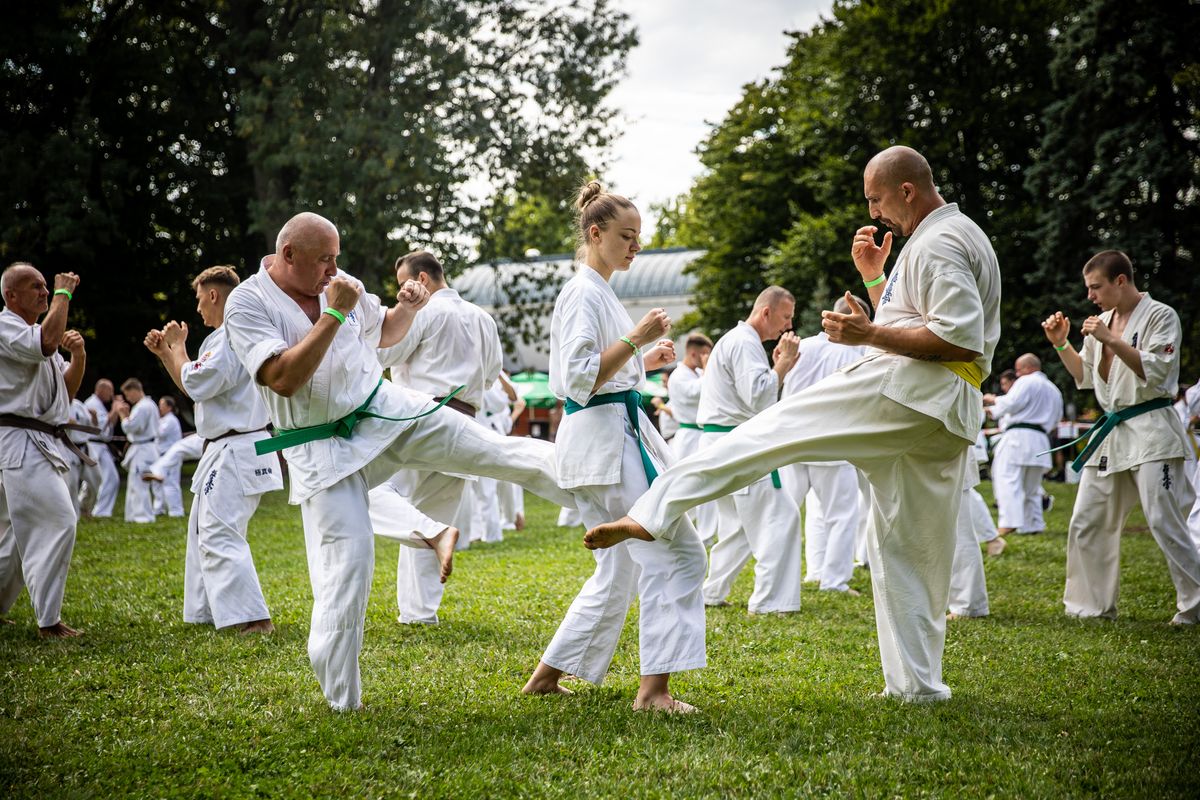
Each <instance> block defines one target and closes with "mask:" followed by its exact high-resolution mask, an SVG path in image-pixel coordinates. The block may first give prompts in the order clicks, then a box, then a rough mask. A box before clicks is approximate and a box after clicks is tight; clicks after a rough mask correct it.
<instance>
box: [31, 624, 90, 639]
mask: <svg viewBox="0 0 1200 800" xmlns="http://www.w3.org/2000/svg"><path fill="white" fill-rule="evenodd" d="M38 636H40V637H41V638H43V639H74V638H75V637H76V636H83V631H77V630H75V629H74V628H71V627H68V626H67V625H64V624H63V623H62V622H56V623H54V624H53V625H51V626H49V627H46V628H38Z"/></svg>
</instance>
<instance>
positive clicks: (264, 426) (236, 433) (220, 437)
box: [200, 425, 271, 455]
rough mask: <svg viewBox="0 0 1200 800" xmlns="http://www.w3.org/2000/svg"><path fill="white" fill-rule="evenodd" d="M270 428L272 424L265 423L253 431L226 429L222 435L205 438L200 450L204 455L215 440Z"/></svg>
mask: <svg viewBox="0 0 1200 800" xmlns="http://www.w3.org/2000/svg"><path fill="white" fill-rule="evenodd" d="M270 429H271V426H270V425H263V426H262V427H261V428H255V429H254V430H252V431H225V432H224V433H222V434H221V435H220V436H214V437H213V438H211V439H205V440H204V447H203V448H201V450H200V454H201V455H204V453H205V452H207V451H208V446H209V445H210V444H212V443H213V442H219V441H221V440H222V439H228V438H229V437H230V436H241V435H243V434H246V433H258V432H259V431H268V430H270Z"/></svg>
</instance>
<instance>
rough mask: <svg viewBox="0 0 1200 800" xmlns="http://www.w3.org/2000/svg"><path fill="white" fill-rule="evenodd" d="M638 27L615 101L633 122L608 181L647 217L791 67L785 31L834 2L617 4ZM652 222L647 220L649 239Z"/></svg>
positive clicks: (656, 0)
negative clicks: (711, 143)
mask: <svg viewBox="0 0 1200 800" xmlns="http://www.w3.org/2000/svg"><path fill="white" fill-rule="evenodd" d="M616 2H617V5H618V6H619V7H621V8H622V9H624V10H625V11H626V12H627V13H628V14H629V15H630V17H631V18H632V19H633V22H634V24H635V25H636V26H637V30H638V38H639V40H640V43H639V44H638V46H637V47H636V48H635V49H634V50H633V51H632V52H630V54H629V59H628V71H629V74H628V77H626V78H625V80H624V81H623V82H622V83H621V84H620V85H619V86H618V87H617V88H616V90H615V91H614V92H613V93H612V95H610V101H609V102H610V105H611V106H612V107H613V108H614V109H619V110H620V111H621V112H622V113H623V114H624V115H625V117H627V118H628V120H629V123H628V127H626V128H625V129H624V133H623V134H622V135H621V137H620V138H619V139H618V140H617V142H616V144H615V146H614V147H613V151H612V163H611V166H610V168H609V170H608V181H609V183H610V184H611V188H612V189H613V190H614V191H617V192H620V193H622V194H625V195H628V196H629V197H630V199H632V200H634V202H636V203H637V204H638V206H639V207H640V208H641V210H642V212H643V214H645V213H646V211H647V208H648V206H649V205H650V203H652V202H659V201H662V200H665V199H667V198H669V197H674V196H675V195H678V194H680V193H681V192H685V191H687V189H688V187H690V186H691V184H692V181H693V180H694V179H695V177H696V176H697V175H698V174H699V173H700V169H701V167H700V161H699V159H698V158H696V154H695V149H696V145H697V144H699V143H700V141H701V140H702V139H703V138H704V137H705V135H706V134H707V133H708V131H709V129H710V126H711V125H712V124H713V123H717V122H719V121H720V120H721V119H722V118H723V117H724V116H725V112H726V111H728V110H729V108H730V107H732V106H733V104H734V103H736V102H737V99H738V97H739V96H740V95H741V87H742V86H743V85H744V84H746V83H749V82H751V81H755V80H758V79H760V78H764V77H766V76H767V75H769V74H770V73H771V70H772V69H774V68H775V67H778V66H780V65H781V64H783V62H784V59H785V56H786V50H787V45H788V38H787V36H785V35H784V32H785V31H790V30H809V29H810V28H812V26H813V25H814V24H815V23H816V22H817V21H818V20H819V18H820V17H821V16H822V15H824V16H826V17H828V16H830V9H831V8H832V7H833V2H832V0H616ZM652 230H653V222H652V221H651V220H650V219H648V218H647V219H646V220H645V231H644V233H645V234H646V236H647V237H648V236H649V234H650V233H651V232H652Z"/></svg>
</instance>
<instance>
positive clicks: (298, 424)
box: [225, 213, 575, 710]
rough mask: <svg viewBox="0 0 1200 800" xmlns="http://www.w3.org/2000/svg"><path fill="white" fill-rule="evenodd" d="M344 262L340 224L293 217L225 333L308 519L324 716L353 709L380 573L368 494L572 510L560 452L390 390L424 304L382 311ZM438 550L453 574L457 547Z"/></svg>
mask: <svg viewBox="0 0 1200 800" xmlns="http://www.w3.org/2000/svg"><path fill="white" fill-rule="evenodd" d="M339 252H340V239H339V236H338V232H337V228H335V227H334V225H333V223H331V222H330V221H329V220H327V219H324V218H323V217H320V216H318V215H316V214H311V213H303V214H299V215H297V216H295V217H293V218H292V219H291V220H289V221H288V222H287V224H285V225H284V226H283V228H282V229H281V230H280V232H279V235H278V237H277V238H276V254H275V255H273V256H268V257H266V258H264V259H263V263H262V267H261V268H260V269H259V271H258V273H256V274H255V275H254V276H252V277H250V278H247V279H246V280H244V281H242V283H241V284H240V285H239V286H238V287H237V288H236V289H234V290H233V292H232V293H231V294H230V295H229V300H228V301H227V303H226V305H225V329H226V331H227V335H228V337H229V343H230V346H231V348H232V349H233V352H234V353H235V354H236V355H237V357H238V359H239V360H240V361H241V362H242V364H243V366H245V368H246V371H247V372H248V373H249V374H250V375H253V376H254V379H255V381H256V382H257V384H258V388H259V393H260V395H261V397H262V399H263V401H264V402H265V404H266V406H267V410H268V412H269V413H270V416H271V420H272V421H273V422H274V424H275V428H276V436H275V437H274V438H273V439H272V440H271V441H270V442H269V443H265V442H260V443H259V445H258V446H257V447H256V450H259V451H262V450H269V449H282V450H284V452H285V454H286V457H287V460H288V468H289V483H290V500H291V502H292V503H293V504H298V505H299V506H300V511H301V518H302V520H303V523H304V542H305V548H306V550H307V552H308V571H309V578H310V579H311V582H312V591H313V609H312V626H311V629H310V631H309V638H308V654H309V660H310V661H311V662H312V666H313V671H314V672H315V673H316V675H317V680H318V681H319V682H320V684H321V689H322V691H323V692H324V695H325V698H326V700H327V701H328V702H329V705H330V706H331V707H332V708H333V709H335V710H354V709H357V708H359V707H360V705H361V697H362V688H361V679H360V674H359V668H358V654H359V651H360V649H361V648H362V638H363V626H364V623H365V621H366V613H367V600H368V598H369V596H370V590H371V575H372V572H373V570H374V565H375V541H374V533H373V526H372V522H371V517H370V513H369V504H368V499H367V493H368V492H369V491H370V490H371V489H372V488H373V487H375V486H378V485H379V484H381V483H383V482H384V481H385V480H387V479H388V478H389V477H391V476H392V475H394V474H395V473H396V472H397V470H400V469H404V468H409V467H411V468H413V469H423V470H438V471H447V472H457V473H465V474H480V475H491V476H493V477H500V478H504V479H505V480H515V481H517V482H519V483H521V484H523V485H525V486H527V487H528V488H530V489H531V490H533V491H534V492H536V493H537V494H539V495H542V496H544V497H545V498H546V499H548V500H550V501H551V502H554V503H558V504H559V505H564V504H565V505H574V502H575V501H574V498H573V497H572V496H571V494H570V493H569V492H565V491H562V490H561V489H559V488H558V485H557V482H556V477H555V473H554V448H553V446H552V445H550V444H548V443H546V442H540V441H536V440H533V439H518V438H515V437H502V436H497V435H496V434H494V433H492V432H491V431H489V430H487V429H486V428H484V427H483V426H482V425H478V424H476V423H475V422H474V421H473V420H468V419H466V417H465V416H464V415H463V414H460V413H458V412H457V411H453V410H450V409H446V408H437V404H436V403H433V402H431V401H430V399H429V397H428V396H427V395H422V394H419V393H417V392H413V391H411V390H409V389H405V388H403V387H400V386H397V385H396V384H393V383H391V382H389V381H385V380H383V367H382V366H381V365H380V363H379V359H378V357H377V355H376V349H377V348H378V347H390V346H391V345H393V344H396V343H397V342H399V341H400V340H401V339H402V338H403V337H404V335H405V334H406V333H407V332H408V329H409V326H410V325H411V324H412V321H413V317H414V316H415V314H416V313H417V311H418V309H420V308H421V307H422V306H423V305H424V304H425V302H426V301H427V299H428V296H429V295H428V292H427V291H426V290H425V289H424V288H423V287H422V286H421V285H420V284H419V283H416V282H414V281H406V282H405V283H404V284H402V285H401V286H400V290H399V292H398V293H397V298H396V299H397V305H396V306H395V307H393V308H391V309H385V308H384V307H383V305H382V304H381V303H380V301H379V298H378V297H376V296H375V295H372V294H369V293H367V292H365V291H364V290H363V286H362V284H361V283H359V282H358V281H357V280H355V279H354V278H352V277H350V276H349V275H347V274H345V273H343V272H339V270H338V268H337V258H338V254H339ZM435 409H436V410H435ZM263 445H267V447H263ZM432 544H433V545H434V548H435V550H436V551H437V553H438V557H439V561H440V562H441V563H442V564H443V569H446V570H448V569H449V566H450V564H451V562H452V559H453V555H454V549H453V548H454V542H453V540H452V537H449V536H441V537H439V538H438V539H437V540H435V541H434V542H432Z"/></svg>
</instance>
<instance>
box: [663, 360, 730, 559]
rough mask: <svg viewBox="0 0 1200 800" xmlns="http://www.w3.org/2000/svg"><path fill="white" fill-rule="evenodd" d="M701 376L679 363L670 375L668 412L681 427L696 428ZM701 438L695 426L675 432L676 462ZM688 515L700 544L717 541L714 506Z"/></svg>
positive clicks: (706, 505)
mask: <svg viewBox="0 0 1200 800" xmlns="http://www.w3.org/2000/svg"><path fill="white" fill-rule="evenodd" d="M703 375H704V370H702V369H700V368H699V367H696V368H695V369H692V368H691V367H689V366H687V365H686V364H684V363H682V362H680V364H679V366H677V367H676V368H675V371H674V372H672V373H671V384H670V392H671V409H672V410H673V411H674V412H675V421H676V422H678V423H680V425H684V424H686V425H697V423H696V414H697V412H698V411H699V410H700V388H701V381H700V378H701V377H703ZM701 438H703V433H702V431H701V430H700V429H699V427H698V426H697V427H693V428H685V427H680V428H679V430H677V431H675V436H674V437H673V438H672V439H671V449H672V451H673V452H674V454H675V460H676V461H678V460H679V459H681V458H687V457H688V456H690V455H691V454H692V453H694V452H696V451H697V450H698V449H700V440H701ZM691 514H692V522H693V523H694V524H695V526H696V532H697V533H698V534H699V535H700V541H702V542H704V544H705V545H706V546H707V545H708V544H710V543H712V542H714V541H716V538H717V526H718V524H719V520H720V517H719V513H718V510H717V504H716V503H704V504H703V505H700V506H697V507H696V508H694V509H692V511H691Z"/></svg>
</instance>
